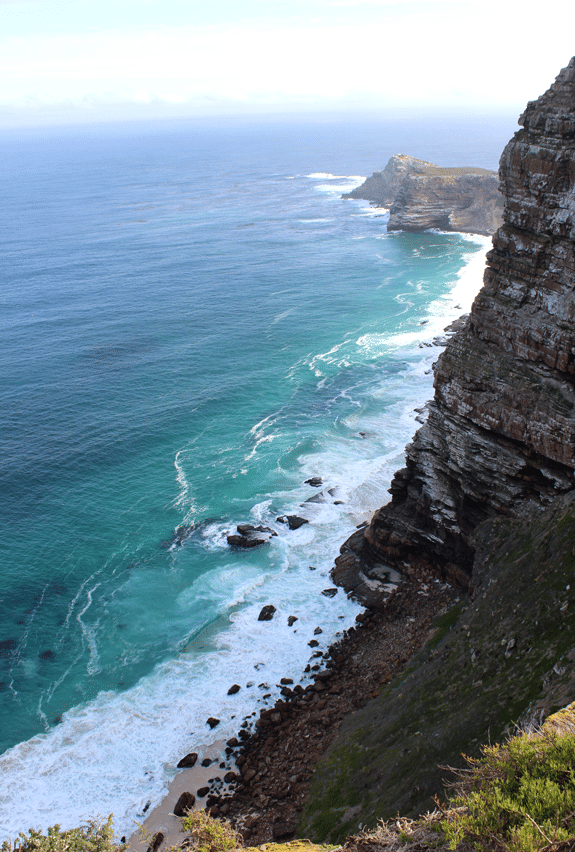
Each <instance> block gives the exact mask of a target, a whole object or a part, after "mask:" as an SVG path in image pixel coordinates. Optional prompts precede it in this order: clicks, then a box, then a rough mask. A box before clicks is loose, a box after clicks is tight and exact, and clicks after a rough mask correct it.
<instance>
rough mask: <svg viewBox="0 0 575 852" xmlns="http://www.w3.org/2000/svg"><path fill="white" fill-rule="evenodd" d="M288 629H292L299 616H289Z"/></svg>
mask: <svg viewBox="0 0 575 852" xmlns="http://www.w3.org/2000/svg"><path fill="white" fill-rule="evenodd" d="M287 621H288V627H291V626H292V624H295V622H296V621H297V615H288V620H287Z"/></svg>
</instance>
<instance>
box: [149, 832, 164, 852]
mask: <svg viewBox="0 0 575 852" xmlns="http://www.w3.org/2000/svg"><path fill="white" fill-rule="evenodd" d="M163 842H164V835H163V834H162V832H161V831H158V832H156V834H154V836H153V837H152V842H151V843H150V845H149V846H148V849H147V852H157V850H158V849H159V848H160V846H161V845H162V843H163Z"/></svg>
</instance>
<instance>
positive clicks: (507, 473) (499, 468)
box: [334, 59, 575, 597]
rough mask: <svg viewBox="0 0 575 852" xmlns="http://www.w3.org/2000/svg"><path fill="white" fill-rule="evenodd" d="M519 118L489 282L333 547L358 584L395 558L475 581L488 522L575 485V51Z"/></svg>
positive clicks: (402, 565)
mask: <svg viewBox="0 0 575 852" xmlns="http://www.w3.org/2000/svg"><path fill="white" fill-rule="evenodd" d="M519 123H520V124H521V125H522V129H521V130H519V131H518V132H517V133H516V134H515V136H514V138H513V139H512V140H511V141H510V142H509V144H508V145H507V147H506V148H505V150H504V152H503V155H502V157H501V162H500V171H499V175H500V180H501V187H502V191H503V194H504V202H505V205H504V212H503V225H502V226H501V228H499V230H498V231H497V233H496V234H495V236H494V239H493V248H492V249H491V251H490V252H488V254H487V268H486V272H485V277H484V286H483V289H482V290H481V291H480V293H479V295H478V296H477V298H476V300H475V302H474V304H473V308H472V311H471V314H470V316H469V319H468V321H467V323H466V324H465V326H464V328H463V329H462V330H460V331H459V332H458V333H456V334H455V335H454V336H453V337H452V338H451V340H450V342H449V343H448V345H447V348H446V349H445V351H444V353H443V354H442V355H441V357H440V358H439V361H438V363H437V365H436V369H435V396H434V399H433V401H432V402H431V403H430V404H429V406H428V419H427V422H426V424H425V425H424V426H423V427H422V428H421V429H420V430H419V431H418V432H417V434H416V435H415V438H414V440H413V443H411V444H410V445H409V446H408V447H407V450H406V456H407V464H406V467H405V468H404V469H403V470H400V471H399V472H398V473H397V474H396V475H395V477H394V480H393V482H392V485H391V489H390V491H391V494H392V500H391V502H390V503H389V504H387V505H386V506H384V507H383V508H382V509H380V510H379V511H378V512H377V513H376V515H375V516H374V518H373V520H372V522H371V524H370V525H369V527H368V528H367V529H366V530H365V532H363V531H362V532H360V533H358V534H356V535H355V536H353V537H352V539H350V540H349V541H348V542H347V543H346V544H345V545H344V547H343V549H342V555H341V556H340V557H339V559H338V560H337V566H336V569H334V579H335V581H336V582H339V583H341V584H342V585H344V587H345V588H346V589H347V590H348V591H349V590H353V589H357V590H359V594H360V597H361V589H362V588H363V589H365V587H366V580H367V585H368V586H370V587H371V591H373V585H374V581H376V582H377V581H381V580H382V579H385V572H386V570H387V569H389V568H393V569H396V570H399V571H400V572H402V573H406V574H412V575H419V576H421V575H430V574H431V575H435V576H437V577H441V578H444V579H447V580H449V581H450V582H454V583H457V584H458V585H460V586H462V587H466V586H467V584H468V582H469V576H470V573H471V569H472V565H473V559H474V543H473V532H474V530H475V529H476V527H477V526H478V524H480V523H481V522H482V521H485V520H487V519H489V518H493V517H496V516H502V515H503V516H508V517H520V516H521V515H522V513H524V512H525V511H528V510H529V509H530V507H532V506H540V507H544V506H545V505H547V504H549V503H550V501H551V500H552V499H553V498H554V497H556V496H557V495H559V494H561V493H563V492H566V491H569V490H570V489H572V488H573V486H574V469H575V412H574V405H575V292H574V291H575V242H574V238H575V59H574V60H572V61H571V62H570V64H569V65H568V67H567V68H565V69H563V71H562V72H561V73H560V74H559V76H558V77H557V80H556V82H555V83H554V85H553V86H552V87H551V88H550V89H549V90H548V91H547V92H546V93H545V94H544V95H543V96H542V97H540V98H539V100H537V101H535V102H531V103H529V104H528V106H527V108H526V110H525V112H524V113H523V115H522V116H521V117H520V119H519ZM370 581H371V582H370Z"/></svg>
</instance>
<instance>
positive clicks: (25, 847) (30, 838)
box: [2, 815, 126, 852]
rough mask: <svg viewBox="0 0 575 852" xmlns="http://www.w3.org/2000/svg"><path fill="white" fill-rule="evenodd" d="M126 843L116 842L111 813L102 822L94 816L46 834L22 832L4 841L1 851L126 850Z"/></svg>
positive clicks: (105, 851)
mask: <svg viewBox="0 0 575 852" xmlns="http://www.w3.org/2000/svg"><path fill="white" fill-rule="evenodd" d="M125 849H126V847H125V846H123V845H122V846H118V845H117V844H116V843H114V830H113V823H112V816H111V815H110V816H109V817H108V819H107V820H106V821H105V822H103V821H101V820H98V819H91V820H90V821H89V822H88V823H87V824H86V825H84V826H81V827H80V828H71V829H70V830H69V831H61V830H60V826H59V825H53V826H51V827H50V828H49V829H48V831H47V832H46V834H42V832H41V831H35V830H34V829H33V828H30V829H29V830H28V834H25V833H24V832H20V834H19V835H18V837H17V839H16V840H15V841H14V842H12V841H10V840H6V841H4V843H3V844H2V852H123V850H125Z"/></svg>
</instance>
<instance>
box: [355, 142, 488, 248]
mask: <svg viewBox="0 0 575 852" xmlns="http://www.w3.org/2000/svg"><path fill="white" fill-rule="evenodd" d="M342 197H343V198H363V199H365V200H367V201H371V202H372V204H374V205H375V206H376V207H387V208H389V211H390V212H389V222H388V225H387V230H388V231H423V230H426V229H427V228H440V229H441V230H442V231H466V232H468V233H474V234H483V235H486V236H489V235H491V234H493V233H494V232H495V231H496V229H497V228H498V227H499V225H500V224H501V214H502V208H503V202H502V199H501V195H500V194H499V182H498V180H497V175H496V173H495V172H492V171H489V170H488V169H475V168H441V167H440V166H435V165H434V164H433V163H428V162H426V161H425V160H418V159H416V158H415V157H408V156H406V155H405V154H396V156H394V157H392V158H391V159H390V160H389V162H388V164H387V166H386V167H385V169H384V170H383V171H381V172H374V173H373V174H372V176H371V177H369V178H367V180H366V181H364V183H362V185H361V186H358V187H356V188H355V189H353V190H352V191H351V192H348V193H346V194H345V195H343V196H342Z"/></svg>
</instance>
